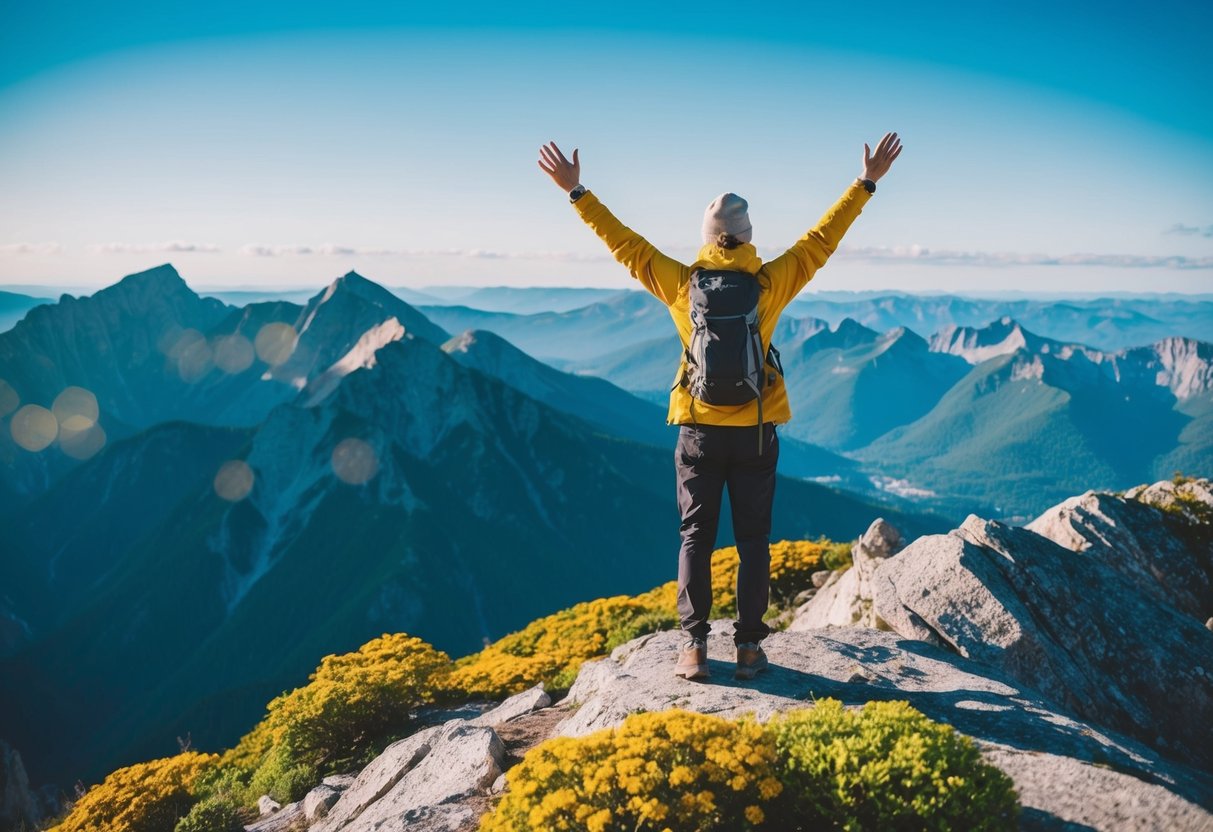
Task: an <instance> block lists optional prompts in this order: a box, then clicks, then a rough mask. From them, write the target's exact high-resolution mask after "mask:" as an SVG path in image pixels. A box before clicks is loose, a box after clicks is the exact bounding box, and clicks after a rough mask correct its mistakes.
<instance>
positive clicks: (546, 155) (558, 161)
mask: <svg viewBox="0 0 1213 832" xmlns="http://www.w3.org/2000/svg"><path fill="white" fill-rule="evenodd" d="M552 147H555V145H552ZM539 155H540V156H542V157H543V159H544V160H545V161H546V162H547V163H548V164H549V165H551V166H552V168H553V169H556V168H559V167H561V166H562V165H567V164H568V162H566V161H564V158H563V157H557V156H556V153H555V151H553V150H552V149H551V148H550V147H548V146H547V145H542V146H541V147H540V148H539Z"/></svg>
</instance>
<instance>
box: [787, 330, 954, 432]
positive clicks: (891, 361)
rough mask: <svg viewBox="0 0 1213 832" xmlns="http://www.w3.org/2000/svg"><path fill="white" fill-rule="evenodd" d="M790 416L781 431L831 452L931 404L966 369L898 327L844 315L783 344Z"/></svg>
mask: <svg viewBox="0 0 1213 832" xmlns="http://www.w3.org/2000/svg"><path fill="white" fill-rule="evenodd" d="M782 360H783V366H784V371H785V379H786V383H787V386H788V398H789V401H790V402H791V405H792V413H793V419H792V421H791V422H789V423H788V426H787V432H788V433H789V434H790V435H791V436H794V437H796V438H797V439H801V440H803V441H805V442H811V443H813V444H817V445H821V446H824V447H826V448H830V449H832V450H836V451H849V450H854V449H856V448H859V447H862V446H864V445H866V444H868V443H869V442H871V441H872V440H874V439H875V438H877V437H878V436H881V435H882V434H884V433H886V432H888V431H890V430H892V429H893V428H895V427H897V426H899V425H904V424H908V423H909V422H912V421H914V420H915V419H917V418H919V417H920V416H922V415H923V414H925V413H927V412H928V411H930V410H931V408H932V407H934V406H935V404H936V403H937V402H938V400H939V397H940V396H941V395H943V394H944V392H946V391H947V390H948V389H949V388H950V387H951V386H952V385H953V384H954V383H955V382H956V381H957V380H958V379H959V378H960V377H961V376H963V375H964V374H965V372H967V371H968V369H969V368H968V365H967V364H966V363H965V362H964V360H963V359H960V358H956V357H953V356H947V355H942V354H940V353H936V352H932V351H931V350H930V348H929V345H928V344H927V342H926V341H925V340H923V338H922V337H920V336H918V335H916V334H915V333H913V332H911V331H910V330H907V329H905V328H903V327H899V328H897V329H893V330H890V331H888V332H885V333H883V334H882V333H877V332H874V331H873V330H871V329H868V328H867V327H864V326H862V325H861V324H859V323H858V322H856V321H853V320H851V319H849V318H847V319H844V320H843V321H841V322H840V323H839V324H838V326H837V327H835V328H833V329H824V328H817V329H815V330H812V329H811V334H809V335H808V337H806V338H805V339H804V340H803V341H800V342H799V343H796V342H795V341H793V343H791V344H790V345H788V346H785V347H784V348H783V350H782Z"/></svg>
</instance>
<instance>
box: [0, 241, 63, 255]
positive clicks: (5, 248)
mask: <svg viewBox="0 0 1213 832" xmlns="http://www.w3.org/2000/svg"><path fill="white" fill-rule="evenodd" d="M62 253H63V246H61V245H59V244H58V243H7V244H5V245H0V254H62Z"/></svg>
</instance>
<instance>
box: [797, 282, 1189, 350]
mask: <svg viewBox="0 0 1213 832" xmlns="http://www.w3.org/2000/svg"><path fill="white" fill-rule="evenodd" d="M786 314H788V315H790V316H792V317H798V318H803V317H816V318H821V319H823V320H826V321H829V322H830V323H831V324H837V323H838V322H839V321H841V320H842V319H844V318H853V319H855V320H856V321H858V322H860V323H862V324H864V325H865V326H868V327H871V328H873V329H877V330H882V331H883V330H887V329H894V328H896V327H899V326H904V327H909V328H910V329H913V330H915V331H917V332H935V331H938V330H941V329H944V328H945V327H949V326H955V327H979V326H984V325H985V324H986V323H987V322H989V321H994V320H998V319H1000V318H1003V317H1009V318H1013V319H1015V320H1017V321H1019V322H1020V323H1022V324H1023V325H1024V326H1025V327H1027V328H1028V329H1030V330H1031V331H1032V332H1035V333H1039V334H1040V335H1042V336H1044V337H1047V338H1051V339H1054V340H1057V341H1063V342H1078V343H1083V344H1088V345H1090V346H1092V347H1096V348H1099V349H1103V350H1118V349H1123V348H1125V347H1132V346H1138V345H1140V344H1148V343H1153V342H1156V341H1158V340H1161V339H1163V338H1167V337H1170V336H1176V335H1178V336H1185V337H1188V338H1192V339H1196V340H1200V341H1213V302H1210V301H1209V300H1208V299H1207V298H1203V297H1201V298H1194V297H1186V296H1182V295H1181V296H1178V297H1176V296H1159V297H1149V296H1143V297H1097V298H1082V299H1075V298H1071V299H1065V300H1061V299H1057V298H978V297H967V296H959V295H915V294H907V293H900V292H879V293H872V294H870V295H868V296H863V297H855V298H853V299H850V298H847V297H845V296H844V295H843V294H842V293H828V294H827V293H821V294H814V293H808V292H806V293H804V294H803V295H801V297H800V298H799V299H798V300H796V301H794V302H793V303H792V304H790V305H789V306H788V309H787V312H786Z"/></svg>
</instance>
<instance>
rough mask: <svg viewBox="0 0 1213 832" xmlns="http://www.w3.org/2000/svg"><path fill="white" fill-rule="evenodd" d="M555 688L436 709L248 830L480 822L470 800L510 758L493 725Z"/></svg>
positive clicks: (364, 829)
mask: <svg viewBox="0 0 1213 832" xmlns="http://www.w3.org/2000/svg"><path fill="white" fill-rule="evenodd" d="M551 702H552V699H551V696H550V695H549V694H548V693H547V692H546V691H545V690H544V689H543V686H542V685H538V686H536V687H533V688H531V689H529V690H526V691H523V692H522V693H519V694H516V695H514V696H511V697H510V698H508V699H506V700H505V701H504V702H502V703H501V704H499V705H497V706H495V707H492V708H490V709H488V710H483V709H482V708H480V707H478V706H475V705H469V706H467V707H465V708H461V709H459V710H458V711H435V712H431V713H427V714H425V715H424V718H425V719H428V720H432V719H436V718H441V717H443V716H447V717H450V718H448V719H445V721H443V722H442V723H441V724H438V725H430V726H427V727H423V728H421V729H420V730H418V731H417V732H416V733H414V734H412V735H410V736H408V737H406V738H404V739H401V740H397V741H396V742H394V743H392V744H391V745H389V746H388V747H387V748H386V749H384V750H383V752H382V753H381V754H380V755H379V756H378V757H376V758H375V759H374V760H372V761H371V762H370V763H369V764H368V765H367V766H366V767H365V768H364V769H363V770H362V771H361V772H360V773H359V774H358V775H357V776H356V777H349V778H346V779H343V780H340V781H339V780H338V778H326V780H325V782H324V783H322V784H320V786H317V787H316V788H315V789H313V790H312V791H311V792H309V793H308V795H307V797H306V798H304V799H303V800H302V801H299V803H297V804H296V803H292V804H290V805H289V806H287V807H284V808H283V809H282V811H281V812H280V813H279V814H277V815H275V816H274V818H273V819H272V821H271V820H269V819H267V820H266V821H260V822H258V824H254V825H253V826H250V827H247V829H248V830H249V832H276V831H277V830H278V829H280V828H286V827H282V826H278V825H270V824H271V822H272V823H273V824H278V823H281V821H280V818H282V817H289V821H288V823H294V824H296V825H303V826H307V825H308V824H313V825H311V826H310V827H308V828H310V829H312V830H314V832H338V830H343V832H371V830H374V832H391V830H396V829H409V830H433V832H437V831H438V830H451V832H454V830H460V829H463V828H464V827H466V826H467V825H468V824H469V823H473V822H474V821H475V820H476V818H477V817H479V814H480V812H481V811H482V810H483V808H484V807H483V806H482V805H477V804H476V803H475V801H473V800H469V798H474V797H476V796H485V795H488V794H489V793H490V791H491V789H492V787H493V784H494V783H495V782H496V781H498V779H499V778H500V776H501V774H502V771H503V769H504V766H505V747H504V745H503V743H502V741H501V738H500V737H499V736H498V735H497V732H496V731H495V730H494V728H495V727H497V726H501V725H504V724H506V723H508V722H510V721H512V720H516V719H518V718H519V717H522V716H525V715H527V714H529V713H531V712H532V711H535V710H539V709H542V708H546V707H548V706H549V705H550V704H551Z"/></svg>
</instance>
